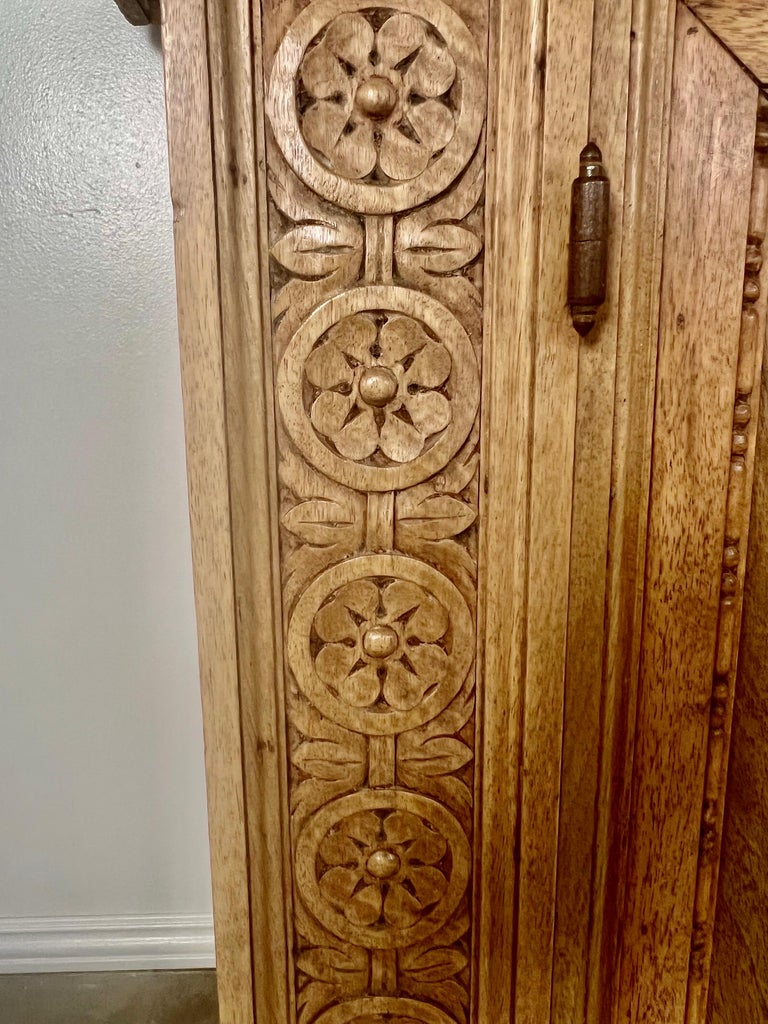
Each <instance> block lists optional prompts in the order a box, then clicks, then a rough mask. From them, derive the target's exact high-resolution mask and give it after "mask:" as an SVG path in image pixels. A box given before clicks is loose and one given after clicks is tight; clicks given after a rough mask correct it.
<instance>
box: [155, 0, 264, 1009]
mask: <svg viewBox="0 0 768 1024" xmlns="http://www.w3.org/2000/svg"><path fill="white" fill-rule="evenodd" d="M204 8H205V5H204V3H203V2H202V0H167V3H166V8H165V11H166V20H165V24H164V26H163V49H164V54H165V89H166V105H167V111H168V150H169V164H170V175H171V198H172V201H173V211H174V241H175V250H176V279H177V305H178V322H179V343H180V351H181V383H182V393H183V400H184V426H185V431H186V444H187V475H188V481H189V510H190V524H191V528H192V560H193V568H194V585H195V608H196V611H197V635H198V645H199V652H200V683H201V691H202V700H203V724H204V730H205V765H206V781H207V790H208V818H209V830H210V843H211V874H212V882H213V908H214V925H215V933H216V968H217V982H218V989H219V1001H220V1004H221V1020H222V1024H252V1022H253V1019H254V1014H253V995H252V974H251V970H252V960H251V939H250V929H251V915H250V905H249V899H248V893H249V888H250V864H249V857H248V839H247V835H246V817H245V809H246V803H247V800H246V789H245V779H244V777H243V762H242V746H241V722H242V718H241V716H242V707H241V703H240V686H239V678H238V664H237V658H238V649H237V615H236V609H235V597H234V583H233V579H234V569H233V564H232V547H231V532H230V515H231V506H230V478H229V466H228V451H227V436H226V423H225V394H224V367H223V362H222V352H221V328H222V325H221V316H220V293H219V278H218V242H219V240H218V238H217V233H216V201H215V193H214V169H213V165H212V159H211V119H212V114H211V110H210V106H209V96H210V93H209V87H210V83H209V78H208V65H207V59H206V24H205V9H204Z"/></svg>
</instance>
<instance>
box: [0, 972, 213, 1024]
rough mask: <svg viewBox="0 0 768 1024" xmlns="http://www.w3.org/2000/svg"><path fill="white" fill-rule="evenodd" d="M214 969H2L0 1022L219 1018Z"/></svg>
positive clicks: (209, 1022) (133, 1023)
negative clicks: (104, 971) (50, 971)
mask: <svg viewBox="0 0 768 1024" xmlns="http://www.w3.org/2000/svg"><path fill="white" fill-rule="evenodd" d="M218 1020H219V1013H218V1005H217V1000H216V972H215V971H119V972H113V973H109V974H4V975H0V1024H218Z"/></svg>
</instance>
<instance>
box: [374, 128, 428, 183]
mask: <svg viewBox="0 0 768 1024" xmlns="http://www.w3.org/2000/svg"><path fill="white" fill-rule="evenodd" d="M433 153H434V150H431V149H430V148H429V146H428V145H426V144H422V143H419V142H414V140H413V139H409V138H408V136H407V135H404V134H403V133H402V132H401V131H400V129H399V128H397V127H395V126H394V125H388V126H387V127H386V128H384V129H383V131H382V139H381V152H380V153H379V164H380V166H381V169H382V171H384V173H385V174H386V175H388V176H389V177H390V178H392V179H393V180H394V181H407V180H409V179H410V178H415V177H416V176H417V175H419V174H421V172H422V171H423V170H424V169H425V168H426V166H427V164H428V163H429V158H430V157H431V156H432V154H433Z"/></svg>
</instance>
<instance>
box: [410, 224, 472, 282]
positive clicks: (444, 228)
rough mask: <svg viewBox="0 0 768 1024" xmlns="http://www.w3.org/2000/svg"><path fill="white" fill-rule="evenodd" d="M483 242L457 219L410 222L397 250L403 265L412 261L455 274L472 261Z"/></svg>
mask: <svg viewBox="0 0 768 1024" xmlns="http://www.w3.org/2000/svg"><path fill="white" fill-rule="evenodd" d="M482 247H483V246H482V242H481V241H480V239H479V238H478V237H477V235H476V234H475V233H474V231H470V230H469V228H466V227H463V226H462V225H460V224H453V223H434V224H431V225H429V226H427V227H424V228H419V226H418V222H416V221H412V222H411V223H408V222H406V223H405V225H404V226H403V228H402V229H401V231H400V232H399V234H398V240H397V243H396V247H395V254H396V256H397V258H398V261H399V263H400V264H401V265H403V264H404V263H405V264H407V263H408V262H409V261H410V262H411V263H412V264H415V265H416V266H418V267H420V268H421V269H422V270H424V271H426V272H427V273H429V274H451V273H453V272H454V271H456V270H461V268H462V267H466V266H467V264H469V263H471V262H472V260H474V259H475V258H476V257H477V256H478V254H479V253H480V250H481V249H482Z"/></svg>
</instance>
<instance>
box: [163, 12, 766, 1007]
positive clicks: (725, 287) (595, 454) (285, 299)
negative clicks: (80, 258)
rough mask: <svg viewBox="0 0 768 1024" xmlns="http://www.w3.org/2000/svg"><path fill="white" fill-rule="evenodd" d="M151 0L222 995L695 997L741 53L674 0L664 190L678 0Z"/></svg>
mask: <svg viewBox="0 0 768 1024" xmlns="http://www.w3.org/2000/svg"><path fill="white" fill-rule="evenodd" d="M165 16H166V21H167V24H166V27H165V47H166V54H167V60H168V69H169V71H168V76H169V77H168V80H169V123H170V124H171V161H172V173H173V176H174V182H175V185H174V188H175V194H180V195H181V194H184V195H186V194H187V192H188V191H189V190H192V191H193V193H194V195H195V196H198V195H199V196H202V197H203V198H202V199H201V200H199V202H198V207H197V209H198V210H199V211H202V213H201V212H198V214H197V218H198V219H195V220H193V221H190V220H187V222H186V223H184V222H181V226H180V227H179V226H177V248H178V253H179V261H178V266H179V275H180V286H179V295H180V324H181V329H182V331H183V332H184V334H183V337H182V356H183V361H184V375H185V395H187V396H192V397H187V399H186V408H187V419H188V450H189V460H190V501H191V506H192V510H193V529H194V536H195V565H196V581H197V583H196V586H197V592H198V607H199V615H200V617H201V665H202V671H203V679H204V683H203V691H204V700H205V702H206V711H205V714H206V736H207V741H208V772H209V786H210V800H211V822H212V833H213V835H214V840H215V842H214V849H213V866H214V887H215V894H216V901H217V910H216V914H217V928H218V941H219V959H220V980H221V1003H222V1019H223V1020H224V1021H225V1022H228V1021H236V1022H237V1024H250V1021H252V1020H253V1019H256V1020H259V1021H268V1022H272V1024H352V1022H356V1021H361V1020H365V1021H366V1024H367V1022H368V1021H369V1020H370V1021H371V1024H374V1022H375V1024H381V1022H384V1021H387V1020H392V1019H397V1020H398V1021H403V1022H405V1024H487V1022H490V1021H494V1022H500V1024H505V1022H509V1024H511V1022H512V1021H515V1022H516V1024H543V1022H546V1021H550V1022H551V1024H566V1022H567V1024H571V1022H577V1024H579V1022H584V1024H641V1022H645V1021H651V1022H653V1024H657V1022H658V1024H666V1022H667V1021H669V1022H673V1021H674V1024H683V1021H684V1012H685V1005H686V1004H685V1000H686V990H687V989H688V988H689V980H690V990H689V1001H688V1019H687V1021H686V1022H685V1024H700V1019H701V1007H702V1006H703V1000H704V998H705V991H706V987H705V976H706V956H707V950H706V948H705V946H702V949H704V955H703V959H702V962H701V966H700V968H696V955H694V957H693V959H692V961H691V964H692V966H693V968H694V970H693V973H692V974H691V975H690V978H689V953H690V952H691V941H692V940H691V931H692V925H693V923H694V906H695V907H696V913H697V914H699V917H700V918H701V920H705V921H706V926H707V927H708V928H709V927H710V926H711V920H712V910H711V908H712V897H713V893H714V887H715V878H716V865H715V862H714V861H709V860H707V859H706V858H702V857H701V856H699V854H698V852H697V849H698V843H699V832H700V826H701V823H702V819H701V813H702V794H703V793H704V791H705V785H706V793H707V800H711V799H715V800H716V801H717V802H718V807H719V805H720V804H721V803H722V800H721V796H718V795H717V794H718V793H720V790H718V789H717V787H718V785H721V783H722V779H723V777H724V764H725V757H726V752H727V735H726V737H725V738H724V739H723V740H722V741H721V740H720V739H718V738H717V737H715V738H714V739H713V738H710V740H709V750H710V753H709V756H708V758H707V754H706V749H707V722H708V714H709V712H708V705H709V701H710V698H711V697H712V666H713V665H714V661H715V642H716V628H717V623H718V614H719V613H718V609H721V605H722V608H725V605H726V604H727V601H721V599H720V585H721V576H722V565H723V551H724V550H725V551H726V558H728V557H729V556H728V545H725V548H724V546H723V538H724V536H725V534H726V532H727V529H729V530H730V529H731V526H732V524H733V523H734V522H736V520H737V519H738V520H739V523H740V526H739V531H738V532H739V541H740V546H739V553H740V557H743V552H744V546H743V543H744V541H745V539H746V520H745V519H744V516H743V511H744V508H745V502H746V495H747V493H748V489H749V479H748V473H747V476H746V477H744V476H743V475H742V476H739V474H738V473H735V474H733V473H732V486H731V487H730V496H729V486H728V474H729V466H731V462H732V455H733V454H734V453H735V454H736V455H737V456H739V457H740V456H741V454H742V453H741V451H739V452H736V450H735V448H733V444H734V443H736V442H734V441H733V440H732V438H731V425H732V420H733V418H734V408H735V410H736V411H735V416H736V419H737V421H739V422H740V420H739V417H741V419H743V417H744V413H743V410H742V409H741V406H743V405H744V404H745V402H744V399H745V395H746V391H745V384H744V382H745V381H746V379H747V377H748V376H749V374H750V373H752V374H754V372H755V365H756V364H755V362H751V363H750V360H749V351H751V349H749V345H745V343H744V338H745V337H746V336H747V334H749V337H750V338H752V337H753V335H752V333H751V332H749V331H746V333H745V332H744V331H742V332H741V338H742V354H741V356H739V336H740V319H741V318H740V303H741V298H742V277H743V267H744V251H745V250H744V247H745V243H746V235H747V210H748V207H749V184H750V173H751V172H750V168H751V162H752V146H753V138H752V136H753V134H754V112H755V105H756V89H755V87H754V85H753V83H752V82H751V80H750V79H749V78H748V77H747V76H746V74H745V73H744V72H743V71H742V70H741V69H740V68H739V67H738V65H736V64H735V63H734V62H733V61H732V59H731V58H730V57H729V56H728V54H727V53H726V52H725V51H724V50H723V49H722V48H721V47H720V45H719V44H718V43H717V42H716V40H715V39H714V37H712V36H711V35H710V34H709V33H708V32H707V31H706V30H705V29H704V28H703V26H702V25H701V23H700V22H699V21H698V20H697V19H695V18H694V17H693V16H692V15H691V14H690V12H688V11H687V10H686V9H685V8H683V7H682V6H681V7H680V13H679V18H678V24H677V36H676V39H677V43H676V45H677V56H676V72H675V75H676V77H675V92H674V97H673V103H672V107H671V111H672V145H671V150H670V154H671V161H670V164H669V182H670V189H671V191H670V204H669V208H668V209H667V210H666V212H665V194H666V192H665V188H666V183H667V178H668V175H667V138H668V131H669V125H670V89H671V86H672V73H671V67H672V47H673V43H674V41H675V36H674V31H673V26H674V21H675V8H674V5H673V3H672V0H637V2H633V3H630V0H619V2H616V3H610V2H608V0H579V2H578V3H575V4H574V3H572V2H570V0H569V2H566V0H551V2H550V3H548V4H547V5H542V4H540V3H539V2H538V0H524V2H519V0H514V2H513V0H487V2H486V0H483V2H481V3H480V2H477V0H451V2H450V3H446V2H444V0H420V3H419V4H418V5H416V4H414V3H413V0H388V3H387V4H386V5H382V6H380V7H377V6H375V5H371V3H370V2H369V0H311V2H307V0H281V2H278V0H262V2H261V3H259V4H251V3H249V2H248V0H234V2H232V3H230V4H226V5H222V4H215V3H212V4H208V5H206V8H205V12H204V11H203V6H202V3H201V2H200V3H198V2H197V0H196V2H195V4H194V5H193V6H190V7H189V8H187V7H185V8H184V9H183V10H182V8H181V7H180V6H179V5H178V0H170V2H169V3H168V5H167V9H166V12H165ZM190 51H193V53H194V59H193V60H190V57H189V54H190ZM206 55H207V56H206ZM204 58H205V59H204ZM209 72H210V79H209V77H208V75H209ZM190 76H191V77H190ZM726 95H727V96H728V97H729V100H728V103H727V104H724V103H723V102H722V100H723V97H724V96H726ZM750 104H751V115H750ZM750 116H751V118H752V123H751V124H750ZM188 117H191V118H192V120H193V125H194V131H190V129H189V124H188V123H187V118H188ZM590 137H594V138H595V140H596V141H597V142H598V143H599V144H600V146H601V147H602V149H603V153H604V158H605V162H606V165H607V167H608V172H609V175H610V178H611V182H612V208H611V227H612V230H611V239H610V250H609V280H608V299H607V302H606V304H605V306H604V308H603V310H602V312H601V314H600V317H599V321H598V325H597V327H596V328H595V331H594V332H593V334H592V335H591V336H590V339H589V340H588V341H587V342H582V341H580V339H579V336H578V335H577V333H576V332H575V331H574V330H573V327H572V326H571V322H570V317H569V315H568V310H567V306H566V281H567V271H568V266H567V259H566V254H567V241H568V221H569V201H570V185H571V180H572V179H573V177H574V176H575V175H576V173H577V170H578V154H579V151H580V150H581V149H582V147H583V145H584V143H585V142H586V141H587V140H588V139H589V138H590ZM196 201H197V200H196ZM753 205H754V204H753ZM201 216H202V221H201V222H200V223H198V221H199V218H200V217H201ZM752 233H753V234H754V232H752ZM662 241H663V244H664V247H665V248H664V256H665V264H664V282H663V287H661V286H660V279H661V257H662ZM750 244H752V245H753V246H754V244H755V243H754V242H751V243H750ZM748 285H749V280H748ZM745 295H746V293H745ZM746 297H747V300H748V302H750V303H752V305H753V306H754V302H753V301H752V299H750V298H749V296H746ZM761 301H763V300H761ZM659 310H661V317H659ZM747 320H749V318H748V317H747ZM659 321H660V322H661V329H660V328H659ZM745 323H746V321H745ZM659 331H661V334H660V336H661V344H660V346H659ZM748 350H749V351H748ZM657 354H658V360H657ZM206 360H207V362H206ZM657 365H658V381H657V379H656V369H657ZM750 367H751V369H750ZM734 389H736V390H734ZM735 394H737V398H738V400H737V401H736V404H735V405H734V395H735ZM654 398H655V405H654ZM738 425H739V424H738V423H737V426H738ZM738 443H739V444H742V442H741V441H739V442H738ZM744 443H745V444H746V445H747V449H749V445H750V444H752V443H753V440H752V439H747V441H745V442H744ZM652 455H653V465H652ZM747 463H748V459H747ZM206 467H211V472H210V475H208V476H206V475H205V470H206ZM747 468H748V467H747ZM742 478H743V479H745V480H746V489H745V490H744V491H743V492H740V493H739V494H737V491H736V488H735V485H734V481H735V480H736V479H739V480H741V479H742ZM651 493H652V495H653V498H652V500H650V499H649V496H650V495H651ZM198 506H199V507H198ZM734 510H735V511H734ZM739 516H741V518H739ZM726 528H727V529H726ZM646 540H647V541H648V544H647V551H646ZM646 589H647V593H645V591H646ZM727 596H728V595H726V597H727ZM643 607H645V618H644V619H643ZM729 607H730V606H729ZM670 608H673V609H674V610H675V614H672V613H671V612H669V609H670ZM212 609H213V610H212ZM721 611H722V609H721ZM215 616H218V618H215ZM719 621H720V627H721V630H720V631H721V636H723V635H724V632H723V628H722V624H723V622H724V621H725V618H724V617H723V615H722V614H720V619H719ZM735 621H736V620H735V619H734V618H733V616H731V618H730V619H729V622H730V623H731V626H732V632H733V630H735V628H736V626H735V625H734V622H735ZM214 625H215V633H214ZM731 692H732V689H731ZM715 697H716V698H717V693H715ZM210 737H214V739H213V740H211V739H210ZM635 739H636V740H637V745H635ZM716 791H717V792H716ZM712 794H715V796H714V797H713V796H712ZM708 806H709V805H708V804H707V803H705V816H704V825H705V827H707V825H708V822H709V821H710V819H711V817H712V815H711V814H709V816H708V813H707V807H708ZM233 822H234V824H232V823H233ZM695 893H698V897H697V898H695ZM238 900H239V901H240V902H239V903H238V902H237V901H238ZM222 908H223V909H222ZM700 911H701V913H700ZM223 914H228V915H229V916H228V917H227V918H226V920H225V921H222V920H221V917H222V915H223ZM701 920H700V919H699V918H697V923H699V924H701ZM701 934H702V933H701V929H699V931H698V932H695V933H694V953H696V949H697V941H698V940H697V938H696V937H697V935H698V936H700V935H701ZM699 945H701V943H699ZM700 959H701V958H700ZM697 986H698V987H697Z"/></svg>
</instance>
